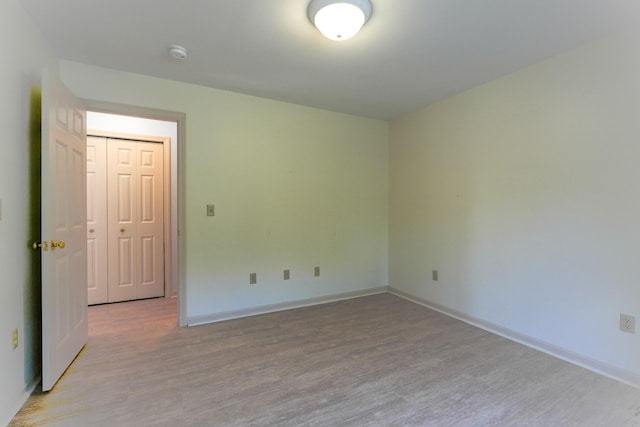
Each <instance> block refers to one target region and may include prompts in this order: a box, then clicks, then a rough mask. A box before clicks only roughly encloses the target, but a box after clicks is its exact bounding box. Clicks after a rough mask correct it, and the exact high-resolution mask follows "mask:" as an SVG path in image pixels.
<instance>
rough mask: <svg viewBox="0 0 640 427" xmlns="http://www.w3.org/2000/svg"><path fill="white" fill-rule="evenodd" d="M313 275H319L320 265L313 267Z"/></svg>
mask: <svg viewBox="0 0 640 427" xmlns="http://www.w3.org/2000/svg"><path fill="white" fill-rule="evenodd" d="M313 275H314V276H316V277H318V276H319V275H320V267H314V268H313Z"/></svg>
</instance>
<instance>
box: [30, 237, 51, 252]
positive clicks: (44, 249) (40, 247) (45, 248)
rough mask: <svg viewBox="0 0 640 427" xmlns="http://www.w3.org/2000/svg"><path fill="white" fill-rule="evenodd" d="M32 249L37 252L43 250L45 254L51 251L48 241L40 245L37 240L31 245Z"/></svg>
mask: <svg viewBox="0 0 640 427" xmlns="http://www.w3.org/2000/svg"><path fill="white" fill-rule="evenodd" d="M31 247H32V248H33V249H34V250H36V251H37V250H38V249H42V250H43V251H44V252H46V251H48V250H49V243H47V241H46V240H45V241H44V242H42V243H40V241H39V240H36V241H35V242H33V245H31Z"/></svg>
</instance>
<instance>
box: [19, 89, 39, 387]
mask: <svg viewBox="0 0 640 427" xmlns="http://www.w3.org/2000/svg"><path fill="white" fill-rule="evenodd" d="M41 105H42V92H41V90H40V88H39V87H38V86H36V85H34V84H32V85H31V88H30V90H29V108H28V115H29V116H28V118H27V120H28V121H27V123H28V126H29V141H28V144H29V147H28V158H29V187H28V191H29V207H28V212H29V224H28V226H29V232H28V234H27V235H28V236H29V242H28V246H29V248H28V250H29V251H30V252H31V256H30V257H29V260H30V263H29V271H27V272H26V273H27V276H26V277H27V283H26V284H25V288H24V314H25V315H24V322H25V324H24V328H23V330H24V334H23V340H24V355H25V359H24V360H25V381H26V382H27V383H28V382H30V381H32V380H33V379H34V376H35V375H38V374H39V372H40V363H41V352H42V351H41V344H42V280H41V276H42V257H41V255H40V251H34V250H33V249H32V247H31V245H32V244H33V242H35V241H36V240H40V235H41V231H42V229H41V221H40V203H41V191H40V190H41V170H42V169H41V167H42V166H41V151H42V143H41V138H42V120H41V111H42V109H41Z"/></svg>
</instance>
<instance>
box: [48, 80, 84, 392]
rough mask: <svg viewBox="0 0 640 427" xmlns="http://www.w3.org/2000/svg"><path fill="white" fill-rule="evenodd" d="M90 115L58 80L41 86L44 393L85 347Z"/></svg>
mask: <svg viewBox="0 0 640 427" xmlns="http://www.w3.org/2000/svg"><path fill="white" fill-rule="evenodd" d="M85 140H86V111H85V108H84V107H83V105H82V103H81V102H80V101H79V100H78V99H77V98H76V97H75V96H73V94H72V93H71V92H70V91H69V90H68V89H67V88H66V87H65V86H64V85H63V84H62V83H61V82H60V81H59V80H58V79H57V78H55V77H53V76H51V75H49V74H48V73H44V75H43V81H42V212H41V214H42V239H43V242H42V246H41V248H42V389H43V390H44V391H48V390H51V389H52V388H53V386H54V385H55V383H56V382H57V381H58V379H59V378H60V377H61V376H62V374H63V373H64V371H65V370H66V369H67V367H68V366H69V365H70V364H71V362H73V359H75V357H76V356H77V354H78V353H79V352H80V350H82V347H84V345H85V344H86V342H87V337H88V325H87V240H86V219H87V215H86V209H87V202H86V197H87V191H86V167H87V166H86V164H87V163H86V142H85Z"/></svg>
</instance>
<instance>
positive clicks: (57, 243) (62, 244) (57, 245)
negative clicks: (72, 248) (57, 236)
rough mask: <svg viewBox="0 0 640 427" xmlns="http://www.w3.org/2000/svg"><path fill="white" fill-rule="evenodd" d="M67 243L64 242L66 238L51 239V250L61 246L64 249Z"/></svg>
mask: <svg viewBox="0 0 640 427" xmlns="http://www.w3.org/2000/svg"><path fill="white" fill-rule="evenodd" d="M64 247H65V244H64V240H60V241H59V242H56V241H55V240H52V241H51V250H52V251H55V250H56V248H60V249H64Z"/></svg>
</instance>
